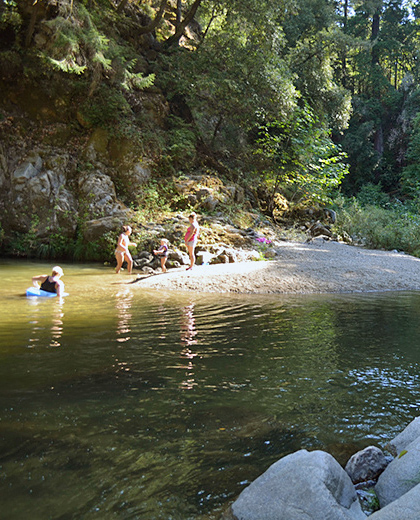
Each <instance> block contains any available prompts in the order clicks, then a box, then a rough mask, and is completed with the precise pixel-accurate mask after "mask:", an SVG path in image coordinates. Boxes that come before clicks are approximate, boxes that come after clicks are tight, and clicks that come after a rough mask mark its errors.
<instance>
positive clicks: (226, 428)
mask: <svg viewBox="0 0 420 520" xmlns="http://www.w3.org/2000/svg"><path fill="white" fill-rule="evenodd" d="M61 265H62V266H63V268H64V273H65V274H64V277H63V281H64V282H65V284H66V291H68V292H69V293H70V294H69V296H68V297H66V298H64V299H63V301H61V302H60V301H59V300H58V299H57V298H52V299H40V298H32V299H30V298H26V297H25V296H24V292H25V289H26V288H27V287H29V286H30V285H31V281H30V279H31V276H32V275H33V274H42V273H44V272H50V270H51V264H40V263H34V262H24V261H21V262H15V261H9V260H3V261H1V262H0V273H1V280H2V284H1V288H0V299H1V315H0V360H1V362H0V511H1V518H3V519H6V520H22V519H26V518H31V520H46V519H55V520H70V519H86V520H90V519H101V520H108V519H117V518H118V519H119V520H125V519H142V520H143V519H144V520H149V519H163V520H169V519H171V520H172V519H173V520H190V519H191V520H198V519H200V520H210V519H212V520H213V519H214V520H216V519H218V518H219V515H220V513H221V511H223V510H224V509H225V508H226V507H227V506H228V505H229V503H231V502H232V501H233V500H234V498H235V497H236V496H237V495H238V494H239V493H240V492H241V490H242V489H243V488H244V487H245V486H247V485H248V484H249V483H250V482H251V481H252V480H253V479H255V478H256V477H257V476H258V475H260V474H261V473H262V472H264V471H265V470H266V469H267V468H268V467H269V466H270V464H272V463H273V462H275V461H276V460H278V459H279V458H280V457H282V456H284V455H286V454H288V453H291V452H293V451H295V450H298V449H301V448H306V449H309V450H310V449H323V450H326V451H328V452H330V453H332V454H333V455H334V456H335V457H336V458H337V460H339V462H340V463H342V464H344V463H345V462H346V460H347V459H348V458H349V456H350V455H351V454H352V453H354V452H355V451H357V450H358V449H362V448H364V447H365V446H368V445H370V444H375V445H378V446H380V447H382V446H384V444H385V443H386V441H387V440H388V439H390V438H392V437H393V436H394V435H395V434H397V433H398V432H399V431H401V430H402V429H403V428H404V427H405V426H406V425H407V424H408V422H410V421H411V420H412V419H413V418H414V417H416V416H417V415H418V408H419V405H420V385H419V383H420V377H419V363H420V344H419V338H420V334H419V333H420V330H419V328H420V320H419V314H420V293H418V292H401V293H382V294H357V295H354V294H353V295H350V294H347V295H315V296H281V295H277V296H256V295H252V296H244V295H219V294H217V295H215V294H200V293H193V292H189V293H187V292H185V293H175V292H165V291H152V290H147V289H143V288H142V287H141V284H140V283H138V284H131V285H130V284H127V283H126V282H127V281H129V280H131V279H132V278H130V277H129V276H128V275H126V274H125V273H122V274H121V275H118V276H117V275H115V274H114V272H113V269H112V268H109V267H102V266H100V265H83V264H78V265H63V264H61ZM197 269H199V267H197Z"/></svg>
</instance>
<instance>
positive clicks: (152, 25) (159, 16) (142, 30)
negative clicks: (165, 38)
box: [122, 0, 168, 35]
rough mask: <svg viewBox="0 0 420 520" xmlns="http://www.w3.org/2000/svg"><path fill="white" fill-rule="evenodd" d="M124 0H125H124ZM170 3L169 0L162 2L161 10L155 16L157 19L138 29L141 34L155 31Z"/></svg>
mask: <svg viewBox="0 0 420 520" xmlns="http://www.w3.org/2000/svg"><path fill="white" fill-rule="evenodd" d="M122 1H124V0H122ZM167 4H168V0H162V1H161V3H160V7H159V11H158V13H157V15H156V16H155V19H154V20H153V21H152V23H150V24H149V25H146V26H145V27H140V28H139V30H138V33H139V34H140V35H141V34H148V33H151V32H153V31H154V30H155V29H156V27H157V26H158V25H159V24H160V21H161V20H162V16H163V13H164V12H165V9H166V6H167Z"/></svg>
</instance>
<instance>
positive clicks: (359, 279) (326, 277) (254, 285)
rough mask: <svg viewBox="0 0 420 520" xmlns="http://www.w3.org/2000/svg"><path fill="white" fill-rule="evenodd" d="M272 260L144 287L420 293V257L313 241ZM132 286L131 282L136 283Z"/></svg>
mask: <svg viewBox="0 0 420 520" xmlns="http://www.w3.org/2000/svg"><path fill="white" fill-rule="evenodd" d="M277 252H278V255H277V257H276V258H275V259H274V260H269V261H260V262H241V263H231V264H218V265H207V266H195V267H194V269H192V270H191V271H187V270H186V269H185V267H183V268H180V269H171V270H169V271H168V272H167V273H164V274H158V275H154V276H141V275H140V274H138V279H137V280H136V281H135V282H134V283H135V284H136V285H138V286H141V287H149V288H155V289H165V290H183V291H201V292H216V293H246V294H275V293H279V294H280V293H281V294H310V293H344V292H348V293H352V292H368V291H399V290H420V259H418V258H415V257H412V256H410V255H406V254H404V253H400V252H391V251H379V250H371V249H364V248H360V247H355V246H350V245H347V244H343V243H338V242H334V241H324V240H323V239H315V240H314V241H313V242H312V243H298V242H284V243H282V244H281V245H280V246H278V247H277ZM132 283H133V282H132Z"/></svg>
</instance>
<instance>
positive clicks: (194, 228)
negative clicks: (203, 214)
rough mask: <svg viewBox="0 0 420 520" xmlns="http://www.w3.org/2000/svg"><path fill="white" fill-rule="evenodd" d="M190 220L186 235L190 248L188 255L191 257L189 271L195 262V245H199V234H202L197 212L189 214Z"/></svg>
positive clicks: (186, 243)
mask: <svg viewBox="0 0 420 520" xmlns="http://www.w3.org/2000/svg"><path fill="white" fill-rule="evenodd" d="M188 219H189V221H190V226H189V228H188V229H187V232H186V233H185V236H184V241H185V245H186V246H187V249H188V255H189V257H190V266H189V267H188V268H187V271H189V270H190V269H192V268H193V266H194V264H195V253H194V250H195V246H196V245H197V241H198V235H199V234H200V226H199V225H198V222H197V215H196V213H194V212H192V213H191V215H189V216H188Z"/></svg>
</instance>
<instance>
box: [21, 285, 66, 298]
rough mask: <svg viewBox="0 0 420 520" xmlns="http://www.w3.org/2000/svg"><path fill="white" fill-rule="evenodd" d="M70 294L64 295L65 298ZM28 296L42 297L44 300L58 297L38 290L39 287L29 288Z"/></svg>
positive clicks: (27, 290)
mask: <svg viewBox="0 0 420 520" xmlns="http://www.w3.org/2000/svg"><path fill="white" fill-rule="evenodd" d="M68 295H69V293H63V296H68ZM26 296H41V297H42V298H54V297H55V296H57V293H53V292H48V291H43V290H42V289H38V288H37V287H28V289H26Z"/></svg>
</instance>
